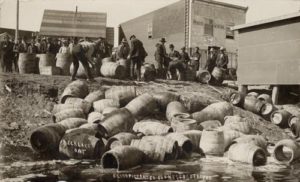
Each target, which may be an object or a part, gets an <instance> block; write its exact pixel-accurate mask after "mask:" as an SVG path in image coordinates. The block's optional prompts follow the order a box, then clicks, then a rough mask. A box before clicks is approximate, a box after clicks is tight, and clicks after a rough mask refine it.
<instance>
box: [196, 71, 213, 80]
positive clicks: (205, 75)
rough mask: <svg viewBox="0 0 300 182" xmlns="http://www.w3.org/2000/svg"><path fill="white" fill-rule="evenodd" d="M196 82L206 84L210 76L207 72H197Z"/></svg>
mask: <svg viewBox="0 0 300 182" xmlns="http://www.w3.org/2000/svg"><path fill="white" fill-rule="evenodd" d="M196 80H197V81H198V82H200V83H205V84H207V83H208V82H209V81H210V80H211V74H210V73H209V72H208V71H207V70H202V69H201V70H199V71H197V72H196Z"/></svg>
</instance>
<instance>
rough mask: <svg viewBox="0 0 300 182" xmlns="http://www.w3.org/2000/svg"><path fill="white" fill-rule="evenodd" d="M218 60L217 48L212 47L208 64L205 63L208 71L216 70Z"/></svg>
mask: <svg viewBox="0 0 300 182" xmlns="http://www.w3.org/2000/svg"><path fill="white" fill-rule="evenodd" d="M216 60H217V53H216V50H215V49H214V48H210V50H209V55H208V59H207V61H206V65H205V67H204V69H207V71H208V72H209V73H212V71H213V70H214V68H215V66H216Z"/></svg>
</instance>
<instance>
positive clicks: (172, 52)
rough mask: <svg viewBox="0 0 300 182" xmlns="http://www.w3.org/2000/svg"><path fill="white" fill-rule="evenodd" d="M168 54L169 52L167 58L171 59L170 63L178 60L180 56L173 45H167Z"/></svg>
mask: <svg viewBox="0 0 300 182" xmlns="http://www.w3.org/2000/svg"><path fill="white" fill-rule="evenodd" d="M169 48H170V52H169V58H170V59H171V60H170V61H173V60H175V59H179V58H180V54H179V52H178V51H176V50H175V46H174V45H173V44H170V45H169Z"/></svg>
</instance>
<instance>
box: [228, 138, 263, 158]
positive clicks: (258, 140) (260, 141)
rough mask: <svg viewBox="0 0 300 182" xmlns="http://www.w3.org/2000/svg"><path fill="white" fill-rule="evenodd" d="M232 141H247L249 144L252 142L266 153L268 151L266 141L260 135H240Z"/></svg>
mask: <svg viewBox="0 0 300 182" xmlns="http://www.w3.org/2000/svg"><path fill="white" fill-rule="evenodd" d="M233 143H247V144H249V145H250V144H253V145H256V146H258V147H260V148H261V149H263V150H264V152H265V153H266V154H267V153H268V150H267V147H268V143H267V141H266V139H265V138H264V137H263V136H261V135H242V136H240V137H239V138H236V139H235V140H234V141H233Z"/></svg>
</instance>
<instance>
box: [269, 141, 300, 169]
mask: <svg viewBox="0 0 300 182" xmlns="http://www.w3.org/2000/svg"><path fill="white" fill-rule="evenodd" d="M284 148H287V149H288V150H284ZM273 156H274V158H275V159H276V160H277V161H278V162H280V163H283V164H290V163H291V162H293V161H295V160H297V159H299V158H300V145H299V143H297V142H296V141H294V140H291V139H284V140H280V141H279V142H278V143H276V145H275V148H274V153H273Z"/></svg>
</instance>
